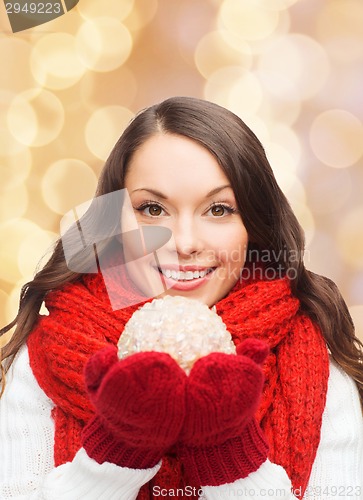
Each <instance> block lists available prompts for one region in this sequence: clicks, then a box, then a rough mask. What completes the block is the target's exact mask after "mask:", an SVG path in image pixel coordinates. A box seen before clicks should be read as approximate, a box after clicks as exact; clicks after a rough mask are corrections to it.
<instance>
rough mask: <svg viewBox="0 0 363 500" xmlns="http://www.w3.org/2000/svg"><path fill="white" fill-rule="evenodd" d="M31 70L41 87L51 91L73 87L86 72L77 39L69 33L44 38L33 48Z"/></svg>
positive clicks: (53, 34) (54, 34) (52, 34)
mask: <svg viewBox="0 0 363 500" xmlns="http://www.w3.org/2000/svg"><path fill="white" fill-rule="evenodd" d="M30 69H31V71H32V74H33V75H34V78H35V79H36V80H37V82H38V83H39V84H40V85H42V86H43V87H48V88H51V89H65V88H68V87H71V86H72V85H74V84H75V83H76V82H78V81H79V80H80V79H81V77H82V76H83V74H84V73H85V71H86V68H85V67H84V66H83V65H82V64H81V63H80V60H79V57H78V55H77V52H76V44H75V38H74V37H73V36H72V35H70V34H68V33H51V34H49V35H44V36H42V37H41V38H40V39H39V40H38V41H37V42H36V43H35V45H34V47H33V50H32V53H31V58H30Z"/></svg>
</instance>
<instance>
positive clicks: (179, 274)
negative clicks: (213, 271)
mask: <svg viewBox="0 0 363 500" xmlns="http://www.w3.org/2000/svg"><path fill="white" fill-rule="evenodd" d="M208 271H210V269H204V270H203V271H174V270H170V269H162V271H161V272H162V273H163V275H164V276H165V277H166V278H172V279H173V280H177V281H179V280H180V281H190V280H193V279H198V278H204V276H205V275H206V274H208Z"/></svg>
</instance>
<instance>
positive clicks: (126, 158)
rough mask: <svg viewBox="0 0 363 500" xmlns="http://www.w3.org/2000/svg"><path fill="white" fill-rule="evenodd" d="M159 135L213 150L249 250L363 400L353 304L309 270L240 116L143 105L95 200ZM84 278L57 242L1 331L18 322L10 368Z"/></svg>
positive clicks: (7, 351)
mask: <svg viewBox="0 0 363 500" xmlns="http://www.w3.org/2000/svg"><path fill="white" fill-rule="evenodd" d="M159 133H162V134H176V135H179V136H184V137H187V138H189V139H192V140H194V141H197V142H198V143H199V144H201V145H202V146H203V147H205V148H206V149H207V150H209V151H210V152H211V153H212V154H213V155H214V157H215V158H216V159H217V161H218V163H219V165H220V167H221V168H222V169H223V171H224V173H225V175H226V176H227V178H228V179H229V181H230V183H231V186H232V188H233V190H234V194H235V197H236V201H237V205H238V209H239V213H240V214H242V219H243V223H244V226H245V227H246V229H247V232H248V235H249V241H250V243H249V255H254V258H257V259H258V258H260V257H261V256H263V262H264V266H265V267H266V268H268V269H270V270H271V269H272V270H275V271H276V272H277V271H278V272H279V273H280V274H281V273H282V275H286V274H288V276H289V278H290V281H291V287H292V292H293V294H294V295H295V296H296V297H297V298H298V299H299V300H300V303H301V308H302V310H304V311H305V312H306V313H307V314H308V315H309V316H310V317H311V318H312V320H313V321H315V322H316V323H317V324H318V325H319V326H320V328H321V331H322V333H323V335H324V338H325V341H326V344H327V347H328V349H329V352H330V354H331V355H332V357H333V358H334V359H335V361H336V362H337V363H338V364H339V365H340V366H341V367H342V368H343V369H344V371H345V372H346V373H347V374H348V375H350V376H351V377H352V378H353V379H354V380H355V382H356V384H357V386H358V390H359V394H360V398H361V401H362V402H363V345H362V343H361V341H360V340H359V339H358V338H357V337H356V336H355V332H354V326H353V322H352V319H351V317H350V314H349V312H348V308H347V306H346V304H345V302H344V300H343V298H342V296H341V294H340V292H339V290H338V288H337V286H336V285H335V284H334V283H333V282H332V281H331V280H329V279H328V278H325V277H322V276H319V275H317V274H315V273H312V272H310V271H308V270H307V269H306V268H305V265H304V262H303V253H304V233H303V230H302V228H301V226H300V224H299V222H298V221H297V219H296V217H295V215H294V213H293V211H292V209H291V206H290V204H289V202H288V201H287V199H286V197H285V195H284V194H283V193H282V191H281V189H280V188H279V186H278V184H277V182H276V179H275V177H274V174H273V171H272V169H271V166H270V164H269V162H268V160H267V158H266V154H265V151H264V148H263V146H262V145H261V143H260V141H259V140H258V139H257V137H256V136H255V134H254V133H253V132H252V131H251V130H250V129H249V128H248V127H247V126H246V125H245V123H244V122H243V121H242V120H241V119H240V118H239V117H238V116H236V115H235V114H233V113H232V112H230V111H228V110H227V109H225V108H222V107H220V106H218V105H216V104H213V103H211V102H208V101H204V100H200V99H196V98H191V97H174V98H170V99H167V100H165V101H163V102H162V103H160V104H156V105H154V106H151V107H149V108H147V109H145V110H143V111H142V112H140V113H139V114H137V115H136V116H135V118H134V119H133V120H132V121H131V123H130V124H129V125H128V127H127V128H126V130H125V131H124V133H123V134H122V135H121V137H120V138H119V140H118V141H117V143H116V145H115V146H114V148H113V150H112V152H111V154H110V156H109V158H108V159H107V161H106V163H105V166H104V168H103V170H102V172H101V175H100V178H99V182H98V187H97V191H96V195H95V197H98V196H100V195H104V194H107V193H111V192H114V191H116V190H119V189H122V188H123V187H124V181H125V175H126V173H127V169H128V166H129V163H130V159H131V157H132V155H133V153H134V152H135V151H136V150H137V149H138V148H139V147H140V146H141V145H142V144H143V143H144V142H145V141H146V140H147V139H149V138H150V137H151V136H153V135H155V134H159ZM98 222H99V223H100V221H98ZM96 223H97V221H96ZM117 223H118V221H116V220H115V224H117ZM292 256H293V258H292ZM86 259H87V256H86ZM80 276H81V275H80V274H79V273H76V272H72V271H71V270H70V269H69V268H68V266H67V262H66V260H65V255H64V250H63V245H62V241H61V239H59V240H58V242H57V243H56V244H55V247H54V250H53V253H52V255H51V257H50V259H49V261H48V262H47V263H46V265H45V266H44V267H43V268H42V269H41V270H40V271H38V272H37V273H36V275H35V276H34V279H33V280H32V281H30V282H29V283H26V284H25V285H24V287H23V288H22V291H21V296H20V303H19V311H18V314H17V316H16V318H15V319H14V320H13V321H12V322H11V323H10V324H9V325H7V326H6V327H4V328H3V329H2V330H0V334H1V335H4V334H6V333H7V332H9V330H11V329H12V328H14V327H15V331H14V333H13V335H12V337H11V340H10V341H9V342H8V343H7V345H6V346H5V347H4V348H3V350H2V351H3V352H2V359H3V360H5V370H6V369H7V368H8V367H9V365H10V364H11V362H12V360H13V358H14V356H15V354H16V353H17V351H18V350H19V348H20V347H21V346H22V345H23V344H24V343H25V342H26V339H27V337H28V336H29V334H30V333H31V331H32V328H33V326H34V324H35V322H36V321H37V319H38V317H39V309H40V307H41V304H42V302H43V300H44V298H45V296H46V294H47V293H48V292H49V291H51V290H55V289H59V288H61V287H62V286H64V285H65V284H66V283H68V282H71V281H75V280H77V279H80ZM5 370H4V369H3V373H4V372H5ZM3 379H4V375H3Z"/></svg>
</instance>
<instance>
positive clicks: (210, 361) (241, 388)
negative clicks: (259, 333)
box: [178, 339, 268, 486]
mask: <svg viewBox="0 0 363 500" xmlns="http://www.w3.org/2000/svg"><path fill="white" fill-rule="evenodd" d="M267 353H268V347H267V345H266V344H265V343H263V342H261V341H259V340H256V339H248V340H246V341H245V342H243V343H242V344H241V345H240V346H239V347H238V348H237V354H238V355H237V356H236V355H233V354H223V353H212V354H209V355H207V356H205V357H203V358H201V359H199V360H198V361H197V362H196V363H195V365H194V366H193V368H192V370H191V372H190V375H189V379H188V384H187V395H186V415H185V421H184V425H183V428H182V431H181V435H180V439H179V445H178V450H179V455H180V457H181V458H182V461H183V463H184V467H185V470H186V473H187V475H188V480H189V483H190V484H192V485H201V486H219V485H221V484H226V483H231V482H234V481H235V480H236V479H239V478H243V477H246V476H247V475H248V474H249V473H251V472H253V471H255V470H257V469H258V468H259V467H260V465H261V464H262V463H263V462H264V461H265V460H266V458H267V452H268V446H267V443H266V441H265V438H264V436H263V434H262V431H261V429H260V428H259V426H258V425H257V422H256V420H255V418H254V415H255V412H256V410H257V408H258V405H259V402H260V398H261V394H262V388H263V380H264V377H263V372H262V367H261V365H262V363H263V361H264V359H265V357H266V356H267Z"/></svg>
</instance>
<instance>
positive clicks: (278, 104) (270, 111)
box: [261, 92, 301, 126]
mask: <svg viewBox="0 0 363 500" xmlns="http://www.w3.org/2000/svg"><path fill="white" fill-rule="evenodd" d="M261 114H262V115H263V116H264V117H265V119H269V120H272V121H273V122H275V121H277V122H281V123H284V124H285V125H286V126H289V125H290V126H291V125H293V124H294V123H295V122H296V120H297V119H298V118H299V116H300V114H301V101H300V100H289V101H286V100H283V99H280V98H278V97H277V96H275V95H274V96H272V95H269V98H266V92H265V99H264V100H263V102H262V105H261Z"/></svg>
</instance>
